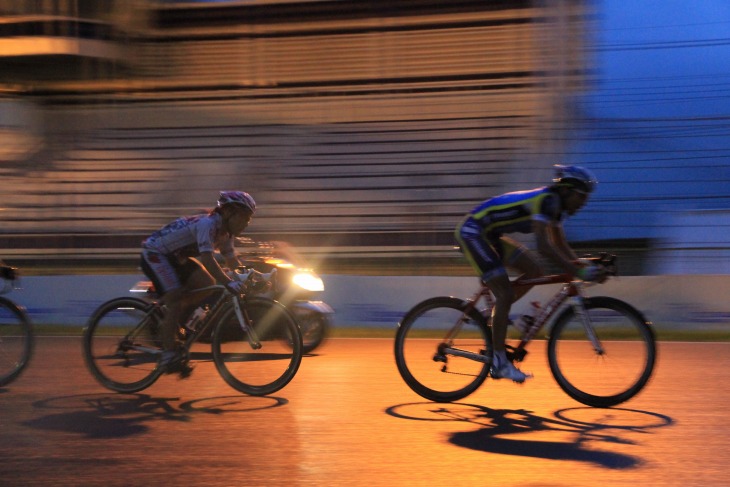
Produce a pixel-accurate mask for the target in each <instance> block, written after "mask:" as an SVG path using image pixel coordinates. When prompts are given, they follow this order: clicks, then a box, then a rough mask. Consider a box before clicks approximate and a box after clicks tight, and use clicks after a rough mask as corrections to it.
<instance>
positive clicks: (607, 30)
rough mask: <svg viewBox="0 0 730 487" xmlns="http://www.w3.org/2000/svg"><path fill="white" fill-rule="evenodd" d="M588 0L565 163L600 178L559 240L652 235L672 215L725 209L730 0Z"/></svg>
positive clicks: (729, 197) (729, 167)
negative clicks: (586, 73)
mask: <svg viewBox="0 0 730 487" xmlns="http://www.w3.org/2000/svg"><path fill="white" fill-rule="evenodd" d="M595 7H596V14H597V20H596V27H597V30H596V31H595V33H594V39H595V51H594V62H595V65H594V67H595V71H596V76H595V79H594V81H593V87H592V89H589V91H588V92H587V93H585V94H583V95H582V96H579V97H578V99H577V100H576V103H577V104H576V107H577V108H578V113H579V114H582V115H583V116H584V117H585V118H584V119H583V120H579V121H578V122H577V126H578V130H577V131H576V132H575V133H573V134H571V136H572V138H573V143H572V144H570V145H569V147H568V154H567V158H566V159H567V161H566V162H569V163H573V164H582V165H586V166H588V167H590V168H591V169H592V170H593V171H594V172H595V173H596V174H597V175H598V178H599V180H600V181H601V184H599V187H598V191H597V192H596V194H595V195H594V198H593V199H592V200H591V202H590V203H589V205H588V206H587V207H586V208H585V210H584V211H582V212H580V213H579V214H578V215H576V217H574V218H572V219H571V220H570V222H569V224H568V225H567V226H566V229H567V231H568V236H569V238H573V239H575V240H601V239H613V238H661V236H662V232H664V231H665V230H666V226H667V222H668V221H669V222H671V221H672V219H671V215H672V214H673V213H676V214H679V213H681V212H683V211H687V210H697V209H700V210H712V209H725V208H730V0H696V1H690V0H682V1H680V0H664V1H655V0H635V1H625V0H596V4H595ZM669 224H670V225H671V223H669Z"/></svg>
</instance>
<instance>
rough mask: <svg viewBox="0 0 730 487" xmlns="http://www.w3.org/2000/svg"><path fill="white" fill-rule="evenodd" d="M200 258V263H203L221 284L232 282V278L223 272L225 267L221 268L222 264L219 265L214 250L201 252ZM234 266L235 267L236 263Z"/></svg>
mask: <svg viewBox="0 0 730 487" xmlns="http://www.w3.org/2000/svg"><path fill="white" fill-rule="evenodd" d="M198 258H199V259H200V263H201V264H203V266H204V267H205V269H206V270H207V271H208V272H210V275H211V276H213V279H215V280H216V282H218V283H221V284H227V283H229V282H232V280H231V278H230V277H228V276H227V275H226V273H225V272H223V269H221V266H220V265H218V262H217V261H216V260H215V257H214V256H213V252H201V254H200V256H199V257H198ZM226 261H227V260H226ZM232 268H235V265H234V266H233V267H232Z"/></svg>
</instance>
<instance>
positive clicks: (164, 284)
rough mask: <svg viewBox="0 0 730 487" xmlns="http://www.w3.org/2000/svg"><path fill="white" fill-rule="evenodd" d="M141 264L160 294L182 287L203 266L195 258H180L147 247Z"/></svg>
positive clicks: (143, 252)
mask: <svg viewBox="0 0 730 487" xmlns="http://www.w3.org/2000/svg"><path fill="white" fill-rule="evenodd" d="M140 266H141V267H142V272H144V274H145V275H146V276H147V277H148V278H149V279H150V280H151V281H152V284H154V286H155V289H156V290H157V293H158V294H159V295H160V296H162V295H163V294H165V293H168V292H170V291H173V290H175V289H177V288H179V287H181V286H182V285H183V284H185V282H187V280H188V279H189V278H190V276H191V275H192V274H193V273H194V272H195V271H197V270H199V269H200V268H201V265H200V264H199V263H198V262H197V261H195V260H193V259H189V258H185V259H178V258H177V257H175V256H171V255H166V254H161V253H159V252H155V251H152V250H146V249H145V250H143V251H142V255H141V259H140Z"/></svg>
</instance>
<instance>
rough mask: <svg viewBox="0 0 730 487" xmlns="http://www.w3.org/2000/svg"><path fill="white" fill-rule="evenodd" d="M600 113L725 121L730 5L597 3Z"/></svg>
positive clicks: (641, 0)
mask: <svg viewBox="0 0 730 487" xmlns="http://www.w3.org/2000/svg"><path fill="white" fill-rule="evenodd" d="M596 9H597V14H598V21H597V26H598V30H597V31H596V34H595V40H596V47H597V51H596V53H595V56H596V57H595V61H596V67H597V76H598V77H597V80H596V81H597V83H598V84H597V88H598V90H597V93H595V97H592V100H595V101H596V102H597V103H599V104H600V106H599V107H594V109H598V110H599V112H600V113H602V114H605V115H606V116H615V117H621V118H623V117H636V116H646V115H647V114H651V115H652V116H683V117H686V116H703V115H704V116H711V115H728V114H729V113H730V110H728V105H730V103H728V96H729V95H730V1H728V0H663V1H657V0H636V1H625V0H596Z"/></svg>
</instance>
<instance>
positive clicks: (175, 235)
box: [142, 213, 235, 258]
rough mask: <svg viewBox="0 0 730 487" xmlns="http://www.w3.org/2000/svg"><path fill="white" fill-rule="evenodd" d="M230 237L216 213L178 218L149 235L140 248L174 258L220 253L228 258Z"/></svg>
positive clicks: (230, 253) (232, 252) (231, 247)
mask: <svg viewBox="0 0 730 487" xmlns="http://www.w3.org/2000/svg"><path fill="white" fill-rule="evenodd" d="M233 244H234V239H233V236H232V235H231V234H230V233H228V232H226V231H224V230H223V219H222V218H221V216H220V215H219V214H218V213H212V214H209V215H195V216H188V217H182V218H178V219H177V220H175V221H173V222H172V223H169V224H167V225H165V226H164V227H162V228H161V229H159V230H158V231H156V232H155V233H153V234H152V235H150V236H149V237H148V238H147V239H146V240H145V241H144V242H142V247H143V248H144V249H145V250H151V251H153V252H159V253H161V254H164V255H175V256H177V257H181V258H182V257H197V256H199V255H200V254H201V253H203V252H213V251H215V250H218V251H220V253H221V254H222V255H223V256H224V257H232V256H234V255H235V252H234V246H233Z"/></svg>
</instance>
